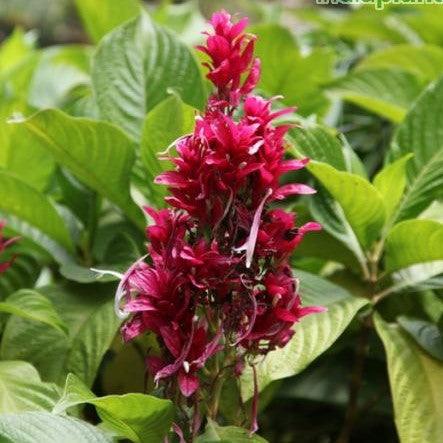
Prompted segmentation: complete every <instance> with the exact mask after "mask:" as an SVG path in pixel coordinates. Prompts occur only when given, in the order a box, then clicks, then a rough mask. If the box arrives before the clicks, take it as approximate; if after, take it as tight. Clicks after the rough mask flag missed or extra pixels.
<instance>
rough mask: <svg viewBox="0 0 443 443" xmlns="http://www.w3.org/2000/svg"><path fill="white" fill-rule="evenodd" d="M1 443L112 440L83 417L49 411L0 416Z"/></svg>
mask: <svg viewBox="0 0 443 443" xmlns="http://www.w3.org/2000/svg"><path fill="white" fill-rule="evenodd" d="M0 438H1V441H2V443H18V442H20V443H36V442H38V443H54V442H58V443H61V442H63V443H112V442H113V441H114V440H113V439H112V438H111V437H109V436H107V435H106V434H105V433H104V432H103V431H101V430H100V429H98V428H96V427H95V426H92V425H90V424H89V423H86V422H84V421H81V420H77V419H75V418H70V417H59V416H57V415H54V414H50V413H47V412H25V413H22V414H2V415H0Z"/></svg>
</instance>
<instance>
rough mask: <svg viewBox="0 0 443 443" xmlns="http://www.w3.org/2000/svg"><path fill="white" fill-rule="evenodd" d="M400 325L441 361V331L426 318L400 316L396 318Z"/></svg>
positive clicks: (442, 341) (442, 352)
mask: <svg viewBox="0 0 443 443" xmlns="http://www.w3.org/2000/svg"><path fill="white" fill-rule="evenodd" d="M397 321H398V323H399V324H400V326H401V327H402V328H403V329H404V330H405V331H406V332H407V333H408V334H409V335H410V336H411V337H412V338H413V339H414V340H415V341H416V342H417V343H418V344H419V345H420V346H421V347H422V348H423V349H425V350H426V351H427V352H429V354H430V355H431V356H432V357H434V358H436V359H438V360H441V361H443V331H441V329H440V328H439V327H438V325H436V324H435V323H432V322H430V321H427V320H421V319H419V318H411V317H407V316H401V317H399V318H397Z"/></svg>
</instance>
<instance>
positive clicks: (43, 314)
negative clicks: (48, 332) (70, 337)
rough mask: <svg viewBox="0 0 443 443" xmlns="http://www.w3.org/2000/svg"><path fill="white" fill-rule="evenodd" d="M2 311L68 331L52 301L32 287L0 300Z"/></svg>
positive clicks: (0, 310)
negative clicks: (2, 300)
mask: <svg viewBox="0 0 443 443" xmlns="http://www.w3.org/2000/svg"><path fill="white" fill-rule="evenodd" d="M0 312H6V313H8V314H13V315H17V316H19V317H22V318H27V319H30V320H36V321H39V322H42V323H46V324H47V325H49V326H52V327H53V328H55V329H57V330H58V331H60V332H63V333H66V325H65V324H64V323H63V321H62V320H61V319H60V317H59V315H58V314H57V312H56V311H55V309H54V306H53V305H52V303H51V301H50V300H49V299H48V298H47V297H45V296H44V295H42V294H40V293H38V292H37V291H33V290H31V289H22V290H20V291H17V292H16V293H15V294H12V295H10V296H9V297H8V298H7V299H6V300H5V301H4V302H0Z"/></svg>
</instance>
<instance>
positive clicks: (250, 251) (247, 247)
mask: <svg viewBox="0 0 443 443" xmlns="http://www.w3.org/2000/svg"><path fill="white" fill-rule="evenodd" d="M271 194H272V189H269V190H268V192H267V193H266V195H265V196H264V197H263V199H262V201H261V202H260V204H259V205H258V207H257V209H256V210H255V214H254V219H253V221H252V226H251V232H250V233H249V237H248V239H247V240H246V242H245V244H244V245H242V246H240V247H239V248H236V249H235V250H236V252H239V251H246V267H247V268H249V267H251V263H252V257H253V256H254V250H255V244H256V243H257V234H258V228H259V226H260V219H261V214H262V212H263V208H264V206H265V203H266V200H267V199H268V197H269V196H270V195H271Z"/></svg>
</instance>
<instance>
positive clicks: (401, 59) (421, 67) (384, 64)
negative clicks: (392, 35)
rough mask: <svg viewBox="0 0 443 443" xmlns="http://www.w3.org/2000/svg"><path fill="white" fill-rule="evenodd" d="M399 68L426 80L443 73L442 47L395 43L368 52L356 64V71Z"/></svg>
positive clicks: (433, 78)
mask: <svg viewBox="0 0 443 443" xmlns="http://www.w3.org/2000/svg"><path fill="white" fill-rule="evenodd" d="M389 68H394V69H395V68H399V69H403V70H405V71H408V72H410V73H411V74H413V75H415V76H417V77H420V78H422V79H423V80H426V81H432V80H435V79H436V78H438V77H440V76H441V75H442V74H443V49H442V48H440V47H439V46H433V45H423V46H416V45H406V44H403V45H395V46H389V47H387V48H384V49H381V50H380V51H376V52H373V53H372V54H369V56H368V57H366V58H364V59H363V60H362V61H361V62H360V63H359V64H358V65H357V68H356V69H357V71H363V70H370V69H389Z"/></svg>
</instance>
